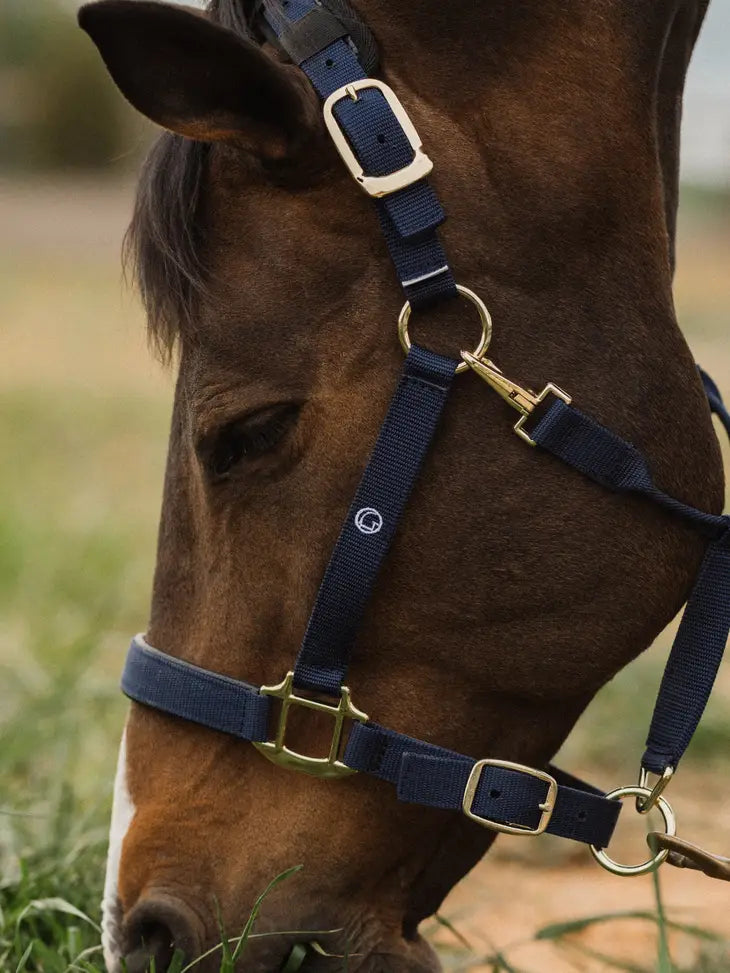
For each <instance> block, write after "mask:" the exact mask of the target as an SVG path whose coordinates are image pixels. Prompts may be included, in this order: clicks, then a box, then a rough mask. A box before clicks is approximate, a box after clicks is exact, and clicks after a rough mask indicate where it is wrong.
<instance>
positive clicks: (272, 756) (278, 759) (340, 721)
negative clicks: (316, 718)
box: [254, 672, 368, 780]
mask: <svg viewBox="0 0 730 973" xmlns="http://www.w3.org/2000/svg"><path fill="white" fill-rule="evenodd" d="M259 692H260V693H261V695H262V696H273V697H274V698H275V699H280V700H281V701H282V703H281V713H280V714H279V725H278V726H277V729H276V736H275V737H274V739H273V740H271V741H267V742H265V743H254V746H255V747H256V749H257V750H259V751H260V752H261V753H262V754H263V755H264V756H265V757H266V759H267V760H270V761H271V762H272V763H273V764H276V765H277V766H279V767H284V768H286V769H287V770H298V771H300V772H301V773H303V774H310V775H311V776H312V777H320V778H322V779H326V780H332V779H334V778H337V777H347V776H348V775H350V774H356V773H357V771H356V770H354V769H353V768H352V767H348V766H347V764H344V763H343V762H342V761H341V760H340V759H339V757H340V749H341V746H342V734H343V732H344V728H345V720H356V721H357V722H359V723H366V722H367V721H368V716H367V714H366V713H363V712H362V711H361V710H359V709H357V707H355V706H353V704H352V700H351V699H350V690H349V689H348V688H347V686H343V687H342V689H341V693H340V701H339V703H337V704H335V703H323V702H321V701H320V700H317V699H310V698H309V697H307V696H298V695H297V694H296V692H295V691H294V673H293V672H288V673H287V674H286V677H285V678H284V680H283V682H280V683H279V684H278V685H276V686H262V687H261V689H260V690H259ZM292 706H301V707H303V708H304V709H312V710H315V711H316V712H318V713H327V714H328V715H329V716H331V717H332V718H333V719H334V721H335V725H334V728H333V731H332V740H331V743H330V749H329V753H328V755H327V756H326V757H309V756H307V754H304V753H297V752H296V751H295V750H290V749H289V747H287V745H286V729H287V722H288V720H289V713H290V711H291V708H292Z"/></svg>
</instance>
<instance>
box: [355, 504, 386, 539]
mask: <svg viewBox="0 0 730 973" xmlns="http://www.w3.org/2000/svg"><path fill="white" fill-rule="evenodd" d="M355 526H356V527H357V529H358V530H359V531H360V533H361V534H377V533H378V531H380V530H382V528H383V517H382V515H381V514H380V512H379V511H378V510H376V509H375V507H363V508H362V510H358V512H357V513H356V514H355Z"/></svg>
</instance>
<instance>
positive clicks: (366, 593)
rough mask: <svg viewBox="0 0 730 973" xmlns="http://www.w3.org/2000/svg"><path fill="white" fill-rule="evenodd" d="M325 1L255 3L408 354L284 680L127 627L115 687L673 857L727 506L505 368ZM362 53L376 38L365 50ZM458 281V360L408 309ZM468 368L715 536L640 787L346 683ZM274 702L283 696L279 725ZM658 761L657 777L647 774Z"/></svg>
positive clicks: (401, 115)
mask: <svg viewBox="0 0 730 973" xmlns="http://www.w3.org/2000/svg"><path fill="white" fill-rule="evenodd" d="M335 11H336V4H335V3H334V0H328V2H327V4H326V6H323V5H322V4H321V3H319V2H318V0H264V3H263V4H262V6H261V13H262V15H263V17H264V18H265V24H266V31H267V33H268V34H269V35H270V36H272V37H274V38H276V39H278V43H279V45H280V46H281V47H282V48H283V49H284V50H286V51H288V52H289V54H290V55H291V57H292V60H294V61H295V62H296V63H298V64H299V65H300V67H301V69H302V70H303V71H304V73H305V74H306V76H307V77H308V78H309V80H310V81H311V83H312V85H313V86H314V88H315V89H316V90H317V92H318V94H319V95H320V97H321V98H322V99H323V100H324V112H325V120H326V123H327V127H328V129H329V131H330V133H331V135H332V138H333V140H334V142H335V145H336V146H337V148H338V150H339V152H340V154H341V156H342V158H343V160H344V162H345V164H346V165H347V167H348V168H349V170H350V172H351V174H352V176H353V178H354V179H355V180H356V182H357V183H358V184H359V185H360V186H361V187H362V188H363V189H364V190H365V192H367V193H368V195H370V196H371V197H372V198H373V199H374V203H375V207H376V211H377V215H378V217H379V220H380V224H381V228H382V230H383V234H384V237H385V241H386V244H387V246H388V249H389V251H390V255H391V257H392V259H393V263H394V265H395V269H396V272H397V274H398V278H399V280H400V282H401V285H402V286H403V290H404V292H405V296H406V304H405V306H404V308H403V311H402V312H401V316H400V320H399V334H400V338H401V343H402V344H403V346H404V349H405V350H406V352H407V354H406V360H405V365H404V368H403V372H402V374H401V377H400V381H399V383H398V387H397V389H396V391H395V394H394V396H393V399H392V401H391V404H390V407H389V410H388V414H387V416H386V419H385V421H384V423H383V426H382V428H381V430H380V434H379V436H378V440H377V442H376V444H375V447H374V450H373V452H372V455H371V457H370V460H369V462H368V465H367V467H366V469H365V472H364V474H363V478H362V480H361V482H360V485H359V487H358V489H357V493H356V495H355V498H354V500H353V502H352V505H351V507H350V510H349V512H348V514H347V517H346V519H345V522H344V524H343V527H342V530H341V533H340V536H339V539H338V541H337V544H336V546H335V549H334V552H333V554H332V557H331V559H330V562H329V565H328V567H327V569H326V572H325V575H324V578H323V580H322V584H321V587H320V590H319V594H318V596H317V600H316V603H315V605H314V608H313V611H312V614H311V617H310V620H309V624H308V626H307V630H306V633H305V636H304V640H303V643H302V646H301V648H300V651H299V655H298V657H297V659H296V662H295V665H294V669H293V670H292V671H291V672H289V673H287V675H286V676H285V678H284V679H283V681H282V682H281V683H279V684H278V685H276V686H263V687H260V688H259V687H254V686H250V685H248V684H247V683H243V682H240V681H238V680H235V679H230V678H228V677H226V676H222V675H219V674H217V673H213V672H210V671H208V670H206V669H201V668H199V667H197V666H193V665H191V664H190V663H188V662H184V661H182V660H180V659H177V658H174V657H172V656H169V655H167V654H166V653H163V652H160V651H158V650H157V649H154V648H152V647H151V646H150V645H148V644H147V643H146V641H145V640H144V638H143V637H142V636H137V637H136V638H135V639H134V640H133V642H132V645H131V648H130V650H129V655H128V657H127V662H126V666H125V670H124V674H123V677H122V688H123V691H124V692H125V693H126V694H127V696H129V697H130V698H131V699H133V700H135V701H137V702H138V703H142V704H144V705H146V706H151V707H154V708H156V709H159V710H162V711H164V712H166V713H170V714H172V715H175V716H178V717H181V718H182V719H185V720H191V721H193V722H195V723H199V724H202V725H204V726H207V727H210V728H212V729H214V730H219V731H221V732H223V733H227V734H230V735H232V736H235V737H238V738H240V739H242V740H248V741H251V742H252V743H254V745H255V746H256V747H257V749H258V750H260V752H261V753H262V754H263V755H264V756H266V757H267V758H268V759H269V760H271V761H272V762H273V763H275V764H277V765H278V766H280V767H283V768H288V769H292V770H299V771H303V772H304V773H308V774H312V775H314V776H316V777H320V778H327V779H333V778H339V777H343V776H345V775H349V774H353V773H356V772H360V773H365V774H370V775H372V776H374V777H377V778H380V779H381V780H385V781H388V782H390V783H392V784H394V785H396V787H397V793H398V798H399V799H400V800H401V801H407V802H411V803H416V804H421V805H427V806H430V807H438V808H445V809H450V810H454V811H459V810H461V811H462V812H463V813H464V814H465V815H466V816H467V817H468V818H469V819H471V820H472V821H474V822H475V823H476V824H479V825H481V826H482V827H485V828H488V829H491V830H493V831H499V832H506V833H508V834H513V835H536V834H541V833H543V832H545V831H547V832H550V833H552V834H556V835H560V836H562V837H566V838H572V839H574V840H576V841H581V842H585V843H587V844H589V845H590V846H591V849H592V851H593V853H594V855H595V857H596V858H597V859H598V860H599V861H600V863H601V864H602V865H604V867H606V868H608V869H609V870H611V871H613V872H614V873H617V874H623V875H628V874H642V873H643V872H646V871H650V870H652V869H654V868H656V867H657V866H658V865H659V864H661V863H662V862H663V861H664V860H665V859H666V858H667V856H668V855H669V853H670V847H669V845H670V844H671V842H670V841H669V839H671V838H672V837H673V836H674V834H675V823H674V815H673V813H672V809H671V807H670V806H669V804H668V803H667V801H666V799H665V798H664V797H663V796H662V791H663V790H664V788H665V787H666V785H667V784H668V782H669V780H670V779H671V777H672V775H673V773H674V771H675V770H676V767H677V764H678V763H679V760H680V759H681V757H682V755H683V753H684V751H685V749H686V748H687V746H688V744H689V742H690V739H691V737H692V735H693V733H694V731H695V729H696V728H697V725H698V723H699V720H700V717H701V715H702V712H703V710H704V708H705V704H706V702H707V699H708V697H709V694H710V691H711V689H712V685H713V682H714V679H715V675H716V673H717V669H718V667H719V665H720V661H721V659H722V654H723V651H724V647H725V642H726V640H727V636H728V630H729V629H730V581H729V579H730V518H728V517H727V516H716V515H714V514H709V513H705V512H703V511H701V510H697V509H695V508H694V507H691V506H688V505H687V504H684V503H682V502H680V501H679V500H676V499H674V498H673V497H671V496H669V495H667V494H666V493H664V492H662V491H661V490H660V489H659V488H658V487H657V486H656V484H655V483H654V481H653V478H652V475H651V472H650V470H649V465H648V463H647V461H646V459H645V458H644V456H643V455H642V454H641V453H640V452H639V450H638V449H636V448H635V447H634V446H632V445H631V444H630V443H628V442H626V441H624V440H623V439H621V438H620V437H619V436H617V435H616V434H615V433H613V432H611V431H610V430H608V429H606V428H605V427H604V426H602V425H600V424H599V423H597V422H596V421H595V420H594V419H591V418H590V417H589V416H588V415H586V414H584V413H583V412H580V411H579V410H578V409H577V408H575V406H573V405H572V402H571V398H570V396H568V395H567V394H566V393H565V392H563V391H562V390H561V389H559V388H558V387H557V386H555V385H553V384H552V383H548V384H547V385H546V386H545V388H544V389H543V390H542V391H541V392H540V393H539V394H536V393H534V392H532V391H531V390H529V389H526V388H523V387H521V386H520V385H518V384H517V383H515V382H513V381H510V380H509V379H507V378H506V377H505V376H504V375H503V374H502V372H501V371H500V369H499V368H497V366H496V365H495V364H494V363H493V362H492V361H490V360H489V359H488V358H487V357H486V353H487V350H488V346H489V340H490V337H491V330H492V324H491V319H490V317H489V312H488V311H487V309H486V307H485V306H484V304H483V303H482V301H481V300H480V299H479V298H478V297H477V296H476V295H475V294H473V293H472V292H471V291H469V290H468V289H466V288H463V287H460V286H459V285H457V284H456V282H455V280H454V277H453V275H452V272H451V269H450V267H449V264H448V261H447V259H446V255H445V253H444V251H443V249H442V246H441V243H440V241H439V238H438V232H437V230H438V226H439V225H440V224H441V223H442V222H443V220H444V219H445V216H444V212H443V210H442V208H441V205H440V203H439V201H438V199H437V197H436V194H435V192H434V190H433V189H432V187H431V186H430V185H429V184H428V182H427V181H426V176H427V175H428V174H429V173H430V172H431V170H432V168H433V163H432V162H431V160H430V159H429V158H428V156H427V155H425V153H424V152H423V150H422V147H421V142H420V139H419V137H418V134H417V132H416V130H415V128H414V126H413V124H412V122H411V121H410V119H409V117H408V115H407V113H406V111H405V109H404V108H403V106H402V105H401V103H400V102H399V101H398V99H397V97H396V96H395V94H394V92H393V91H392V90H391V89H390V88H389V87H388V85H386V84H384V83H383V82H381V81H377V80H374V79H372V78H368V77H366V76H365V72H364V71H363V68H362V66H361V63H360V61H359V60H358V54H359V51H358V48H357V47H356V46H355V42H354V41H353V39H352V37H351V36H349V35H348V33H347V30H346V29H345V27H343V22H342V21H338V19H337V17H336V15H335ZM338 24H339V26H338ZM365 36H368V37H370V36H371V35H369V34H366V35H365ZM371 55H372V51H370V54H369V58H368V59H369V60H372V58H371ZM457 295H461V296H463V297H465V298H466V299H467V300H469V301H471V302H472V303H473V304H474V305H475V306H476V308H477V311H478V312H479V316H480V320H481V325H482V335H481V340H480V342H479V344H478V346H477V348H476V349H475V351H474V352H473V353H469V352H462V353H461V357H460V358H459V359H452V358H447V357H444V356H442V355H437V354H435V353H434V352H431V351H427V350H426V349H424V348H421V347H419V346H418V345H415V344H412V343H411V340H410V337H409V333H408V320H409V317H410V314H411V310H412V309H413V308H415V309H420V308H425V307H428V306H430V305H433V304H434V303H436V302H438V301H441V300H443V299H446V298H451V297H456V296H457ZM469 369H471V370H473V371H474V372H476V373H477V374H478V375H479V376H481V377H482V378H483V379H484V380H485V381H486V382H487V384H488V385H489V386H490V387H491V388H493V389H494V390H496V391H497V392H498V393H499V394H500V395H501V396H502V397H503V398H504V399H505V400H506V401H507V402H508V403H509V404H510V405H512V406H513V407H514V408H515V409H516V410H517V411H518V412H519V413H520V417H519V419H518V421H517V423H516V425H515V431H516V432H517V433H518V435H519V436H520V437H521V438H522V439H523V440H525V441H526V442H527V443H528V444H530V445H532V446H537V447H539V449H540V450H541V451H543V452H548V453H552V455H553V456H554V457H557V458H558V459H559V460H561V461H562V462H564V463H566V464H567V465H568V466H571V467H573V468H574V469H576V470H578V471H579V472H581V473H582V474H584V475H585V476H587V477H589V478H590V479H592V480H594V481H595V482H597V483H599V484H600V485H602V486H603V487H605V488H607V489H609V490H612V491H614V492H618V493H627V494H638V495H641V496H643V497H645V498H647V499H649V500H651V501H653V502H654V503H657V504H659V505H660V506H662V507H663V508H664V509H665V510H666V511H667V512H668V514H669V515H671V516H674V517H676V518H679V519H681V520H683V521H684V522H685V523H687V524H689V525H691V526H692V527H694V528H695V529H696V530H698V531H699V532H700V533H701V534H703V535H704V536H705V537H706V538H707V541H708V544H707V550H706V553H705V557H704V560H703V562H702V566H701V568H700V572H699V575H698V577H697V580H696V582H695V586H694V590H693V592H692V594H691V596H690V599H689V601H688V604H687V607H686V610H685V613H684V616H683V619H682V622H681V624H680V627H679V631H678V633H677V637H676V640H675V642H674V646H673V648H672V652H671V655H670V659H669V663H668V665H667V669H666V672H665V674H664V678H663V681H662V684H661V688H660V691H659V696H658V699H657V703H656V708H655V711H654V716H653V719H652V722H651V727H650V730H649V736H648V741H647V749H646V752H645V753H644V756H643V758H642V761H641V775H640V780H639V783H638V784H637V785H636V786H631V787H624V788H620V789H618V790H616V791H612V792H611V793H609V794H604V793H603V792H602V791H600V790H597V789H595V788H593V787H590V786H589V785H587V784H585V783H583V782H582V781H579V780H577V779H576V778H574V777H571V776H570V775H568V774H565V773H563V772H562V771H560V770H558V769H556V768H554V767H549V768H548V769H547V770H544V769H534V768H531V767H527V766H524V765H522V764H518V763H514V762H512V761H507V760H498V759H492V758H484V759H479V760H477V759H475V758H474V757H470V756H465V755H463V754H459V753H454V752H452V751H449V750H446V749H444V748H443V747H439V746H437V745H435V744H433V743H428V742H424V741H422V740H415V739H413V738H411V737H408V736H405V735H403V734H401V733H398V732H396V731H394V730H391V729H387V728H385V727H383V726H380V725H378V724H377V723H375V722H372V721H371V720H370V719H369V717H368V716H367V715H366V714H365V713H363V712H361V711H360V710H359V709H357V708H356V707H355V705H354V704H353V703H352V700H351V697H350V690H349V689H348V688H347V687H346V686H345V685H344V683H345V677H346V673H347V669H348V665H349V661H350V653H351V649H352V646H353V643H354V641H355V637H356V634H357V631H358V628H359V625H360V622H361V620H362V618H363V615H364V612H365V609H366V606H367V603H368V600H369V597H370V594H371V591H372V587H373V584H374V582H375V579H376V577H377V575H378V572H379V570H380V567H381V565H382V563H383V560H384V558H385V556H386V555H387V553H388V550H389V548H390V544H391V541H392V539H393V537H394V535H395V532H396V529H397V525H398V522H399V520H400V518H401V515H402V514H403V511H404V508H405V506H406V504H407V501H408V498H409V496H410V493H411V490H412V487H413V484H414V483H415V481H416V479H417V477H418V475H419V471H420V469H421V465H422V462H423V459H424V457H425V455H426V453H427V451H428V449H429V447H430V444H431V442H432V440H433V438H434V435H435V432H436V429H437V426H438V421H439V417H440V415H441V412H442V409H443V407H444V404H445V402H446V399H447V397H448V395H449V391H450V389H451V385H452V382H453V379H454V376H455V375H456V373H457V372H461V371H466V370H469ZM700 374H701V377H702V381H703V383H704V387H705V391H706V393H707V397H708V401H709V404H710V408H711V410H712V411H713V412H714V413H716V414H717V415H718V416H719V417H720V419H721V421H722V423H723V424H724V426H725V428H726V430H727V431H728V433H729V434H730V414H728V411H727V410H726V409H725V407H724V406H723V404H722V400H721V398H720V395H719V392H718V390H717V387H716V386H715V385H714V383H713V382H712V381H711V379H709V377H708V376H707V375H705V374H704V373H702V372H701V373H700ZM272 700H276V701H278V706H279V716H278V724H277V728H276V730H275V733H274V735H273V737H272V736H271V734H270V729H269V725H270V719H269V717H270V711H271V708H272ZM295 708H306V709H312V710H316V711H318V712H320V713H324V714H326V715H328V716H329V717H330V718H331V719H332V723H333V731H332V737H331V743H330V748H329V753H328V755H327V756H326V757H322V758H315V757H312V756H309V755H307V754H302V753H297V752H296V751H294V750H292V749H291V748H290V747H289V746H288V744H287V725H288V722H287V721H288V717H289V714H290V712H291V710H292V709H295ZM346 729H348V730H349V732H347V733H346V732H345V731H346ZM651 775H656V776H657V777H658V780H657V782H656V783H654V784H652V781H651V780H650V776H651ZM627 796H631V797H635V798H636V801H637V807H638V809H639V810H640V811H642V812H647V811H648V810H650V809H651V808H652V807H654V806H656V807H658V808H659V810H660V811H661V813H662V815H663V817H664V821H665V830H666V835H665V836H664V837H665V838H667V841H665V842H664V844H663V845H662V846H661V847H659V846H657V850H656V851H655V853H654V855H653V857H652V858H651V859H649V861H647V862H644V863H642V864H641V865H635V866H626V865H620V864H618V863H616V862H613V861H612V860H611V859H610V858H608V856H607V854H606V852H605V851H604V849H605V848H606V847H607V845H608V843H609V841H610V839H611V835H612V833H613V830H614V827H615V824H616V821H617V819H618V816H619V812H620V810H621V807H622V804H621V800H620V799H621V798H623V797H627Z"/></svg>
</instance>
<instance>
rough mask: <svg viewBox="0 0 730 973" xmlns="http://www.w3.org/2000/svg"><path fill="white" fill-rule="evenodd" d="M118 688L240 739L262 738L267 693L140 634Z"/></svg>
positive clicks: (265, 728) (265, 736)
mask: <svg viewBox="0 0 730 973" xmlns="http://www.w3.org/2000/svg"><path fill="white" fill-rule="evenodd" d="M122 692H123V693H125V695H127V696H129V698H130V699H133V700H134V701H135V702H137V703H144V704H145V705H146V706H153V707H154V708H155V709H159V710H162V711H163V712H164V713H169V714H170V715H171V716H179V717H181V718H182V719H184V720H190V721H191V722H193V723H200V724H201V725H202V726H207V727H210V729H212V730H220V732H221V733H229V734H231V736H234V737H239V738H240V739H241V740H256V741H263V740H267V739H268V722H269V705H270V700H269V697H268V696H262V695H261V694H260V693H259V691H258V689H256V688H254V687H253V686H249V685H248V683H245V682H239V681H238V680H236V679H230V678H228V676H221V675H219V674H218V673H215V672H209V671H208V670H207V669H200V668H199V667H198V666H194V665H192V664H191V663H190V662H183V661H182V659H175V658H173V656H170V655H167V653H165V652H159V651H158V650H157V649H153V648H152V646H151V645H148V644H147V642H145V640H144V638H143V636H141V635H138V636H137V637H136V638H134V639H133V640H132V644H131V646H130V647H129V652H128V654H127V661H126V663H125V666H124V672H123V673H122Z"/></svg>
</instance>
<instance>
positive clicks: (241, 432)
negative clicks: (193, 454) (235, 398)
mask: <svg viewBox="0 0 730 973" xmlns="http://www.w3.org/2000/svg"><path fill="white" fill-rule="evenodd" d="M299 410H300V406H299V405H297V404H295V403H292V402H286V403H282V404H281V405H275V406H270V407H269V408H266V409H262V410H261V411H260V412H254V413H252V414H251V415H248V416H246V417H245V418H243V419H237V420H236V421H235V422H230V423H228V424H227V425H225V426H223V427H222V428H221V429H217V430H216V431H215V432H214V433H213V434H212V435H210V436H208V437H206V438H205V439H204V440H203V442H202V443H201V444H200V446H199V448H198V452H199V453H200V456H201V459H202V460H203V463H204V465H205V467H206V469H207V470H208V473H209V475H210V476H211V477H212V478H213V479H216V480H221V479H225V478H226V477H227V476H229V475H230V474H231V473H232V472H233V470H234V469H235V467H236V466H238V464H239V463H243V462H244V461H249V460H254V459H256V458H257V457H259V456H263V455H264V454H266V453H270V452H272V451H273V450H274V449H275V448H276V447H277V446H278V445H279V444H280V443H282V442H283V440H284V439H285V438H286V435H287V433H289V432H290V430H291V429H292V427H293V426H294V424H295V422H296V420H297V417H298V415H299Z"/></svg>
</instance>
